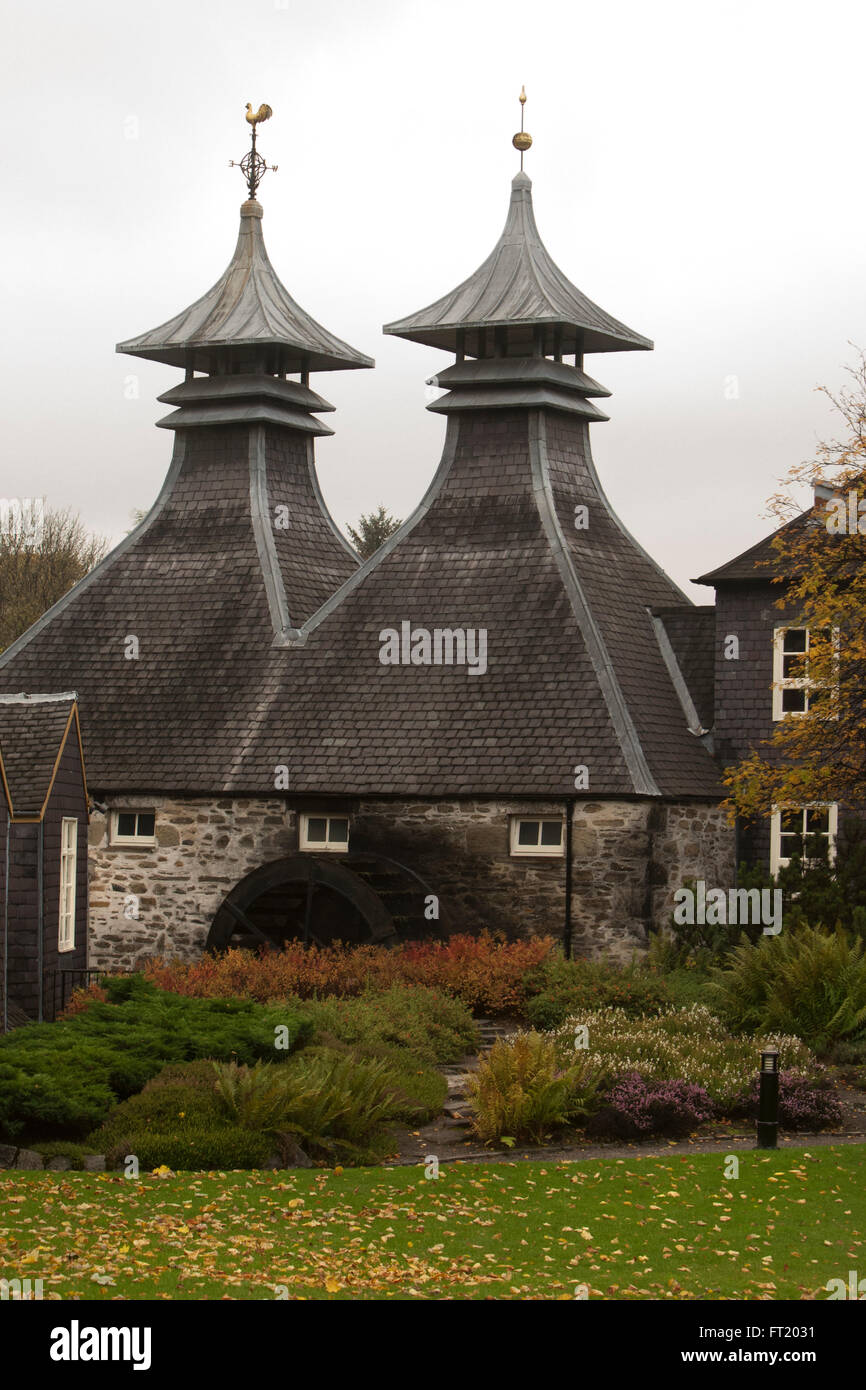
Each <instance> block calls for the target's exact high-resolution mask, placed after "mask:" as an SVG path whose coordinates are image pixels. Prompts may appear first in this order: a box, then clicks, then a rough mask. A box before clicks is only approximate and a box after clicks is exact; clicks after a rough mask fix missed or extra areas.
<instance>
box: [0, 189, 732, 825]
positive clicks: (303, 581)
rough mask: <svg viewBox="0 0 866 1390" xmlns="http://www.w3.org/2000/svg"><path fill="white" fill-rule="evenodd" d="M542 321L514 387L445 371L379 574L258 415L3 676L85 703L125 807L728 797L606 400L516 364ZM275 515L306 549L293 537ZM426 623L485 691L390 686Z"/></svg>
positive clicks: (201, 462) (440, 681)
mask: <svg viewBox="0 0 866 1390" xmlns="http://www.w3.org/2000/svg"><path fill="white" fill-rule="evenodd" d="M527 184H528V180H527V181H525V182H524V181H523V180H520V179H518V180H516V181H515V199H514V202H513V204H512V214H511V216H513V217H514V218H516V219H517V223H518V224H519V228H521V229H522V231H521V235H524V234H525V247H526V250H527V254H528V251H529V250H530V249H532V250H533V256H534V257H535V259H534V261H533V264H534V265H537V264H538V258H537V256H536V254H535V251H534V248H533V247H532V246H531V245H530V240H529V239H528V235H529V232H530V231H531V230H532V229H534V222H533V221H532V219H531V209H529V204H528V188H527V186H526V185H527ZM539 245H540V242H539ZM514 249H515V248H514V247H513V246H512V245H511V244H510V243H509V244H505V243H503V254H505V253H506V252H507V253H508V255H511V252H512V251H513V250H514ZM517 251H518V252H519V254H517V257H516V260H514V262H513V265H514V267H515V269H516V270H519V269H520V267H521V266H523V265H524V264H525V262H524V259H523V253H522V252H521V251H520V248H519V247H518V248H517ZM545 256H546V253H545ZM548 259H549V258H548ZM550 264H551V265H552V263H550ZM553 269H554V270H555V267H554V268H553ZM494 270H495V267H494ZM557 277H559V278H558V279H557V278H556V277H554V276H553V273H552V271H551V272H550V273H549V274H548V275H547V279H546V281H545V282H544V283H545V285H546V286H547V288H548V289H549V290H550V294H551V295H552V294H553V292H554V289H555V291H556V295H557V296H558V297H557V299H556V303H555V305H554V307H555V310H556V313H557V314H560V313H561V312H564V311H565V310H566V309H567V308H568V305H567V304H566V299H565V296H566V290H568V293H569V294H570V293H571V290H572V289H573V287H568V282H567V281H565V280H564V277H561V276H559V272H557ZM560 280H561V281H562V284H560V283H559V281H560ZM563 286H564V287H566V288H563ZM545 292H546V291H545ZM574 293H577V292H574ZM551 302H552V301H551ZM569 303H570V304H571V306H572V308H573V309H574V312H573V313H571V310H570V309H569V313H571V327H572V328H573V329H575V331H576V330H577V329H578V328H579V330H580V333H581V334H583V335H586V334H588V333H589V332H590V324H589V322H588V320H589V317H590V311H591V313H592V314H593V315H596V316H599V317H597V318H596V319H595V320H594V323H595V329H593V331H594V332H597V337H596V338H595V339H593V340H592V341H593V342H594V343H595V345H596V350H602V351H610V350H614V348H615V347H617V346H623V347H624V346H643V347H649V346H650V344H649V342H648V341H647V340H645V339H637V337H636V335H630V334H629V330H626V329H622V325H618V324H617V323H616V321H615V320H611V319H609V318H608V317H607V316H606V315H604V314H603V311H601V310H598V309H597V307H596V306H592V305H589V308H588V309H586V308H585V307H584V306H585V305H588V304H589V301H582V302H581V303H579V302H578V301H576V300H573V299H572V300H570V301H569ZM521 305H522V301H521V300H519V299H518V300H516V301H515V307H516V309H517V312H518V313H523V312H524V310H525V312H526V313H527V314H529V315H534V314H535V313H536V309H537V308H538V304H537V303H536V301H533V302H532V303H530V304H528V305H523V307H520V306H521ZM578 310H579V313H578ZM540 311H545V310H544V306H543V305H542V306H541V310H540ZM484 312H487V311H486V310H485V311H484ZM578 317H580V318H581V319H582V320H586V322H582V323H581V324H577V323H576V322H575V321H576V320H577V319H578ZM531 322H533V320H532V318H531V317H530V319H527V320H523V319H511V320H509V324H508V327H507V329H506V330H505V344H504V345H505V347H506V349H507V352H508V362H507V363H500V364H497V365H496V366H495V368H493V369H488V368H487V367H485V368H484V370H482V371H480V372H479V371H476V370H475V369H474V368H473V367H472V364H466V363H463V364H460V368H459V370H458V369H449V372H447V373H443V374H442V375H443V378H444V377H446V376H447V377H448V383H447V384H448V386H449V395H450V396H451V397H452V398H453V399H452V400H451V402H450V403H449V404H446V405H445V406H444V408H445V409H446V412H447V413H448V427H447V435H446V442H445V448H444V452H443V457H442V462H441V464H440V467H439V470H438V472H437V474H436V477H435V479H434V481H433V483H432V484H431V487H430V489H429V490H428V493H427V496H426V497H425V498H424V500H423V501H422V503H421V505H420V506H419V508H418V509H417V510H416V512H415V513H414V514H413V515H412V516H411V517H410V518H409V519H408V521H407V522H405V523H404V525H403V526H402V527H401V528H400V530H399V531H398V532H397V534H396V535H395V536H393V537H392V538H390V540H389V541H388V542H386V544H385V545H384V546H383V547H382V548H381V549H380V551H379V552H377V555H376V556H374V557H373V558H372V559H371V560H370V561H368V562H367V563H366V564H364V565H363V566H361V567H360V568H358V565H357V557H354V556H353V554H352V553H351V552H350V550H349V548H348V546H347V545H346V543H345V542H343V541H342V540H341V539H340V538H339V537H338V535H337V533H336V531H335V528H334V527H333V523H332V522H331V520H330V518H329V517H328V515H327V512H326V511H325V509H324V505H323V503H322V500H321V495H320V493H319V491H318V487H317V484H316V481H315V473H314V469H313V463H312V441H311V439H310V438H309V436H308V435H304V434H303V433H301V432H300V430H299V429H293V428H289V427H288V426H287V424H286V423H285V420H284V421H283V423H278V422H276V421H270V422H268V421H267V420H265V419H264V418H263V417H262V415H261V414H259V415H258V416H257V423H255V424H254V425H250V424H249V423H247V422H245V421H243V420H240V419H233V420H232V421H231V422H228V421H225V422H223V421H221V422H219V423H215V424H210V425H208V424H198V425H194V424H192V423H190V424H188V425H187V426H185V427H183V428H181V426H180V425H179V424H176V425H175V426H174V427H175V428H177V429H178V434H177V442H176V449H175V456H174V459H173V462H172V467H171V469H170V471H169V476H168V479H167V481H166V485H165V487H164V489H163V493H162V494H161V495H160V498H159V499H158V501H157V504H156V506H155V507H154V508H153V510H152V512H151V513H150V514H149V516H148V517H147V518H146V519H145V521H144V522H143V523H142V524H141V526H139V527H137V528H136V530H135V531H134V532H132V533H131V535H130V536H128V537H127V538H126V539H125V540H124V541H123V542H122V543H121V545H120V546H118V547H117V549H116V550H115V551H113V552H112V553H111V555H109V556H108V557H107V558H106V559H105V560H104V561H103V562H102V563H101V564H100V565H99V566H97V568H96V570H94V571H93V572H92V574H91V575H89V576H87V577H86V578H85V579H84V580H83V581H82V582H81V583H80V584H79V585H78V586H76V588H75V589H73V590H72V591H70V593H69V594H67V595H66V596H65V597H64V599H62V600H61V601H60V603H59V604H57V605H55V608H54V609H53V610H51V611H50V612H49V613H48V614H47V615H45V617H43V618H42V619H41V620H40V621H39V622H38V623H37V624H35V625H34V627H33V628H32V629H31V630H30V632H29V633H27V634H25V635H24V636H23V637H22V638H20V639H19V640H18V642H16V643H15V644H13V646H12V647H10V648H9V649H8V650H7V651H6V652H5V653H3V654H2V655H0V689H16V690H21V689H22V688H29V689H47V688H51V684H52V683H54V684H55V685H56V682H57V681H58V680H59V679H60V673H63V681H64V683H72V682H74V684H75V687H76V689H77V690H78V692H79V696H80V706H81V711H82V720H83V721H84V725H85V728H86V730H87V738H88V768H89V775H90V780H91V783H92V785H93V787H94V789H95V790H97V791H98V792H100V793H103V794H105V793H110V792H123V791H127V792H132V791H142V792H152V793H160V792H163V793H169V792H181V793H184V792H185V793H188V794H202V795H205V794H214V793H217V794H219V793H229V792H232V793H236V794H249V795H257V796H267V795H273V791H274V788H275V785H280V783H278V782H276V781H275V775H276V774H277V772H278V769H281V768H283V767H287V768H288V770H289V792H290V794H292V793H293V794H303V793H310V794H327V795H335V796H341V797H342V796H352V795H362V794H365V795H381V796H394V797H405V796H423V797H447V796H458V795H459V796H474V795H477V796H483V797H493V796H503V797H509V798H514V797H527V798H530V797H539V798H542V797H543V798H546V799H547V798H552V797H556V798H557V799H559V798H561V797H563V798H564V797H566V796H570V795H574V794H575V790H576V788H575V772H576V769H578V768H583V767H585V768H586V769H587V771H588V774H589V784H588V788H587V791H588V794H589V795H590V796H592V797H599V796H607V797H611V796H613V797H615V796H624V797H628V796H650V797H657V796H661V797H671V798H683V797H696V798H701V799H717V798H718V797H720V795H721V788H720V786H719V782H718V776H717V771H716V767H715V765H714V763H713V761H712V759H711V758H710V756H709V754H708V752H707V750H706V748H705V747H704V746H703V745H702V743H701V742H700V738H699V737H697V736H696V733H695V732H690V729H689V718H688V717H687V714H686V712H685V709H684V705H683V702H682V699H681V693H680V692H678V689H677V681H676V680H675V678H674V676H673V675H672V663H671V661H670V659H669V653H666V651H665V650H664V643H663V642H662V641H660V634H659V631H658V628H657V627H656V623H655V621H654V618H653V611H652V610H659V609H661V610H665V612H666V614H667V612H668V610H672V611H673V614H674V617H673V618H672V619H671V627H672V630H674V631H675V630H676V627H677V624H676V615H677V614H678V613H679V612H680V610H684V611H685V612H689V611H691V609H692V605H691V604H690V602H689V600H688V599H686V598H685V596H684V595H683V594H681V593H680V591H679V590H678V589H677V587H676V586H675V585H674V584H673V583H672V581H671V580H670V579H669V578H668V577H667V576H666V575H665V574H664V573H663V572H662V571H661V570H660V569H659V568H658V566H657V565H655V564H654V562H653V561H652V560H651V559H650V558H649V556H647V555H646V553H645V552H644V551H643V550H642V549H641V548H640V547H639V546H638V545H637V543H636V542H635V541H634V540H633V539H632V537H631V536H629V534H628V533H627V532H626V531H625V529H624V527H623V526H622V524H621V522H620V521H619V520H618V518H617V517H616V516H615V515H614V513H613V511H612V509H611V508H610V506H609V504H608V502H607V499H606V498H605V497H604V494H603V491H602V489H601V486H600V483H599V481H598V478H597V476H596V473H595V468H594V465H593V462H592V457H591V453H590V450H589V435H588V423H587V421H588V418H591V417H595V418H598V417H599V415H600V412H598V411H597V410H596V408H595V407H593V406H591V404H590V403H589V402H588V400H587V397H588V396H590V395H596V396H598V395H600V394H602V393H603V391H604V388H600V387H598V385H597V383H595V382H593V381H592V379H591V378H588V377H585V376H584V374H583V373H582V371H580V370H578V369H576V368H573V367H570V366H568V365H567V364H564V363H557V364H549V363H548V364H547V365H546V366H544V367H542V368H541V369H540V371H539V369H538V368H537V366H536V367H535V368H533V367H532V365H531V364H530V365H526V364H524V366H521V362H523V359H524V357H525V353H524V352H523V349H522V347H521V344H522V342H523V329H524V327H525V326H526V323H531ZM560 326H562V325H560ZM565 326H566V327H567V326H568V324H566V325H565ZM391 328H392V330H394V331H396V330H397V329H398V328H399V329H400V331H402V327H401V326H400V325H391ZM621 329H622V335H620V330H621ZM424 331H425V330H424V329H423V328H422V329H421V330H420V332H422V333H423V332H424ZM437 331H438V329H437ZM449 331H450V330H449ZM410 335H411V334H410ZM623 335H628V336H629V337H630V338H633V339H634V341H628V340H627V338H626V337H625V336H623ZM447 338H448V333H447V332H446V331H445V330H444V329H443V337H442V343H443V344H444V343H445V341H446V340H447ZM421 341H427V340H426V339H424V338H423V337H422V338H421ZM580 341H581V342H582V343H583V345H584V346H588V341H589V340H588V339H587V338H586V337H585V336H584V337H582V338H581V339H580ZM577 342H578V338H577V337H575V343H577ZM512 349H514V351H512ZM530 353H531V350H530ZM524 367H525V369H524ZM449 373H450V374H449ZM192 387H193V389H194V391H196V392H198V391H199V388H200V383H199V382H198V381H197V380H194V381H193V382H192ZM245 389H246V388H245ZM477 392H480V393H481V395H479V396H478V398H477V399H476V398H474V396H473V393H477ZM467 399H469V400H470V402H471V406H470V408H465V407H466V402H467ZM194 404H195V403H194V402H193V401H192V400H191V398H190V403H189V404H188V405H182V406H181V411H184V410H187V409H190V408H192V406H193V405H194ZM213 404H214V408H215V409H217V408H218V409H219V410H225V409H226V408H227V404H226V402H225V401H223V400H222V398H217V400H216V401H215V402H214V403H213ZM437 404H438V406H439V408H443V402H442V401H439V402H438V403H437V402H434V405H437ZM196 408H198V407H196ZM285 408H286V409H288V403H287V405H286V407H285ZM210 418H211V419H214V418H216V417H214V416H213V415H212V416H211V417H210ZM278 503H284V504H285V510H286V512H287V517H288V525H287V526H286V528H285V529H276V528H275V527H273V526H272V524H271V520H272V516H273V511H274V507H275V506H276V505H277V504H278ZM581 507H586V508H587V509H588V514H589V525H588V528H586V529H578V528H577V526H576V524H575V518H576V509H578V508H581ZM667 621H668V618H667V616H666V618H665V622H667ZM684 621H685V620H684ZM404 622H405V623H409V625H410V630H411V629H413V628H414V629H424V630H426V631H428V632H431V633H432V632H433V631H435V630H436V629H440V630H442V629H447V630H449V631H451V632H452V633H453V632H454V631H455V630H460V631H462V632H466V631H467V630H471V631H472V632H473V633H475V634H477V633H478V632H480V631H481V630H483V631H484V632H485V634H486V641H487V665H486V670H485V671H484V672H483V673H480V672H479V673H477V674H472V672H471V669H470V668H469V666H467V665H466V664H463V665H460V664H457V665H454V664H452V665H448V664H440V665H436V664H432V665H431V664H413V663H411V662H410V663H409V664H402V663H400V664H397V665H390V664H383V662H382V660H381V659H380V657H381V649H382V643H383V634H384V633H385V632H386V631H387V630H388V629H397V630H399V629H401V626H402V624H403V623H404ZM130 636H133V637H135V639H136V642H137V650H136V652H135V654H134V655H133V657H132V659H130V654H129V638H130ZM674 664H675V663H674Z"/></svg>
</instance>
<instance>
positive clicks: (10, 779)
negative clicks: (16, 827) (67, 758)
mask: <svg viewBox="0 0 866 1390" xmlns="http://www.w3.org/2000/svg"><path fill="white" fill-rule="evenodd" d="M75 700H76V697H75V695H74V694H71V693H69V694H62V695H47V696H46V695H23V694H17V695H0V781H2V782H3V784H4V785H3V790H4V791H5V793H6V801H7V805H8V807H9V811H10V814H11V815H13V816H16V817H21V816H24V817H30V816H39V815H40V813H41V811H42V809H43V807H44V805H45V801H46V799H47V797H48V794H49V792H50V790H51V784H52V781H53V778H54V772H55V769H56V767H57V763H58V761H59V759H60V755H61V753H62V752H63V748H64V745H65V743H66V738H67V736H68V734H69V732H70V730H72V731H73V737H77V728H76V727H75V723H74V720H75Z"/></svg>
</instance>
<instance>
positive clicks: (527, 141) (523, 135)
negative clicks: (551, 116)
mask: <svg viewBox="0 0 866 1390" xmlns="http://www.w3.org/2000/svg"><path fill="white" fill-rule="evenodd" d="M525 105H526V88H525V87H521V88H520V129H519V130H518V132H517V134H516V135H515V136H514V138H513V139H512V141H511V143H512V145H513V146H514V148H515V149H516V150H520V171H521V173H522V172H523V155H524V152H525V151H526V150H528V149H529V146H530V145H531V144H532V136H531V135H530V134H528V132H527V131H525V130H524V129H523V108H524V106H525ZM247 120H249V116H248V117H247Z"/></svg>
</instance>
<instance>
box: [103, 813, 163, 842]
mask: <svg viewBox="0 0 866 1390" xmlns="http://www.w3.org/2000/svg"><path fill="white" fill-rule="evenodd" d="M111 843H112V844H113V845H133V846H138V847H139V848H140V849H141V848H147V847H149V846H151V845H155V844H156V813H155V812H154V811H112V813H111Z"/></svg>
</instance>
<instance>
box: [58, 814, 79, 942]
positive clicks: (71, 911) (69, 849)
mask: <svg viewBox="0 0 866 1390" xmlns="http://www.w3.org/2000/svg"><path fill="white" fill-rule="evenodd" d="M77 889H78V818H77V816H64V817H63V819H62V820H61V822H60V904H59V908H58V915H57V949H58V951H74V950H75V912H76V907H77Z"/></svg>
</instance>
